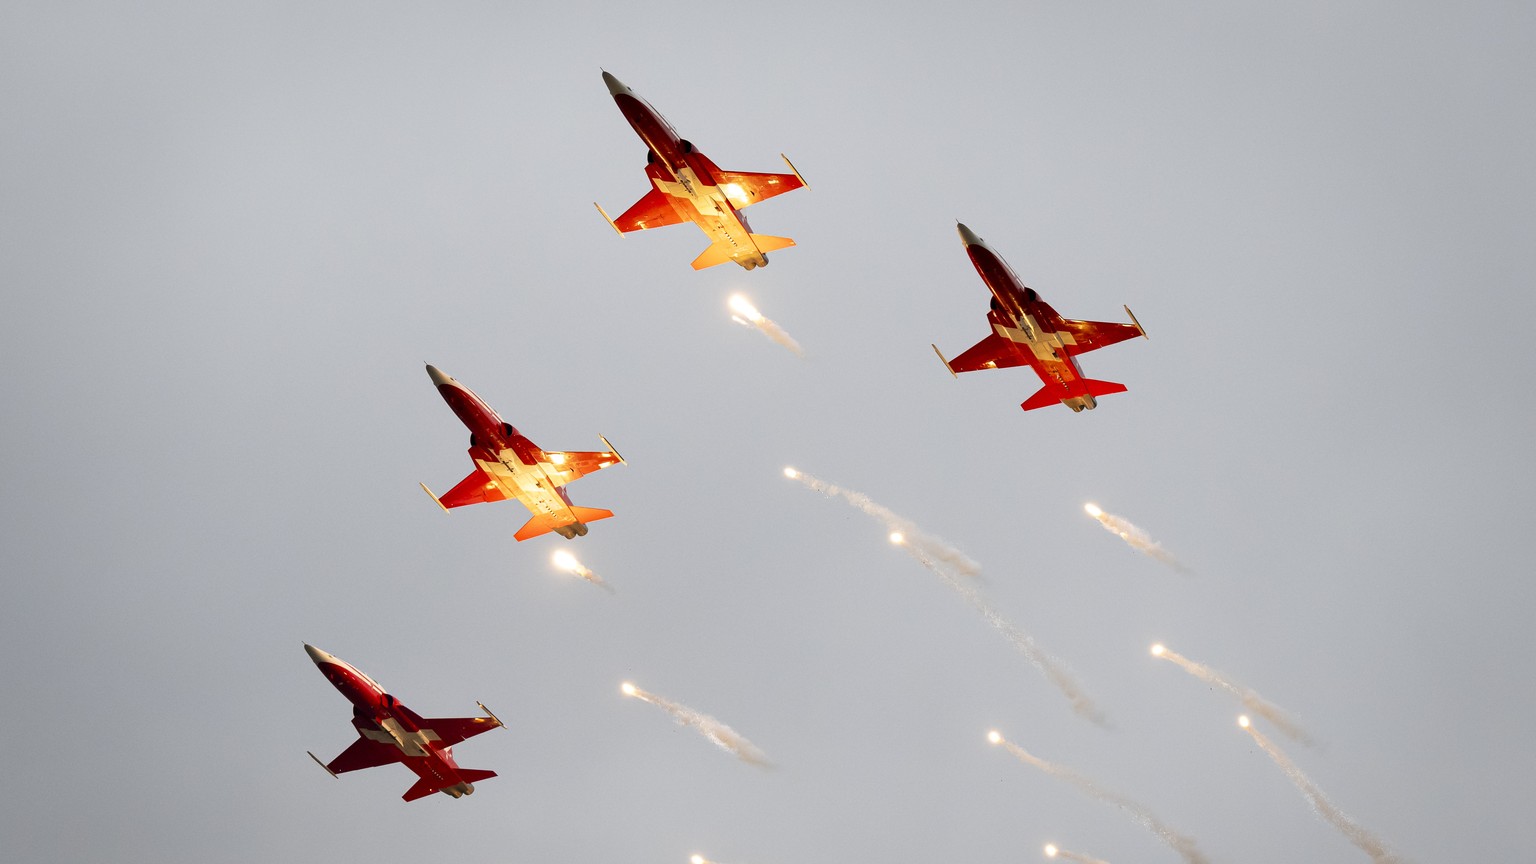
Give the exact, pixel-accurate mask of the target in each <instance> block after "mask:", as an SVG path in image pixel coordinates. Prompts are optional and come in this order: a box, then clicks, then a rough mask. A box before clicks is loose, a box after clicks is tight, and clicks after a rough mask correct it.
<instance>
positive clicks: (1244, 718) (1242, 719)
mask: <svg viewBox="0 0 1536 864" xmlns="http://www.w3.org/2000/svg"><path fill="white" fill-rule="evenodd" d="M1237 725H1239V726H1241V727H1243V728H1244V729H1247V728H1248V715H1247V714H1240V715H1238V718H1237Z"/></svg>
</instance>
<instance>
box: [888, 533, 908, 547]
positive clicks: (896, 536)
mask: <svg viewBox="0 0 1536 864" xmlns="http://www.w3.org/2000/svg"><path fill="white" fill-rule="evenodd" d="M905 542H907V538H906V535H904V534H902V533H901V532H900V531H892V532H891V543H892V544H893V545H896V546H900V545H901V544H903V543H905Z"/></svg>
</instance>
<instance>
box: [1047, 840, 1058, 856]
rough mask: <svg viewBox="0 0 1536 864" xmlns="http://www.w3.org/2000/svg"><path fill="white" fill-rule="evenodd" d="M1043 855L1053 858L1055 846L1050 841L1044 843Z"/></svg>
mask: <svg viewBox="0 0 1536 864" xmlns="http://www.w3.org/2000/svg"><path fill="white" fill-rule="evenodd" d="M1045 857H1047V858H1055V857H1056V847H1055V845H1053V844H1051V843H1047V844H1045Z"/></svg>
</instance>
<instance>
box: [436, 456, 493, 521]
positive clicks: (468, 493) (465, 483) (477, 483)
mask: <svg viewBox="0 0 1536 864" xmlns="http://www.w3.org/2000/svg"><path fill="white" fill-rule="evenodd" d="M470 457H471V458H473V457H474V451H473V450H471V451H470ZM427 494H429V495H430V494H431V493H430V492H428V493H427ZM433 497H436V496H433ZM506 498H507V496H506V495H505V494H504V493H503V492H502V491H501V487H500V486H498V485H496V483H495V482H493V481H492V480H491V478H490V475H488V474H486V473H485V472H484V471H482V470H480V466H479V464H478V463H477V464H476V465H475V470H474V471H472V472H470V475H469V476H468V477H465V478H464V479H463V480H460V481H459V485H457V486H455V487H453V488H452V489H449V490H448V491H447V492H446V493H444V494H443V497H441V498H437V503H438V504H441V505H442V506H443V507H445V508H446V507H464V506H467V505H469V504H486V503H490V502H492V501H505V500H506Z"/></svg>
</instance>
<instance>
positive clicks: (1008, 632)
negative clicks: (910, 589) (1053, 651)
mask: <svg viewBox="0 0 1536 864" xmlns="http://www.w3.org/2000/svg"><path fill="white" fill-rule="evenodd" d="M891 542H892V543H895V544H896V545H898V546H904V545H906V538H905V537H904V536H903V535H902V534H901V533H899V532H892V533H891ZM908 551H909V552H912V556H913V557H914V558H916V559H917V560H918V561H919V562H920V563H921V564H922V565H923V566H924V567H927V568H928V569H929V570H930V571H932V572H933V573H934V574H936V575H937V576H938V577H939V578H940V579H943V580H944V583H945V584H946V585H948V586H949V587H951V588H953V589H954V590H955V593H957V594H959V595H960V596H961V597H964V598H965V601H966V602H967V603H969V604H971V608H973V609H975V610H976V611H977V612H980V613H981V617H983V618H985V619H987V623H988V624H991V625H992V626H993V628H995V629H996V630H997V631H998V632H999V633H1001V634H1003V636H1004V638H1006V639H1007V640H1008V641H1009V642H1010V643H1012V644H1013V647H1014V648H1015V649H1017V650H1018V652H1019V653H1020V654H1023V655H1024V659H1025V660H1027V661H1029V663H1030V665H1032V666H1034V667H1035V668H1036V669H1038V670H1040V673H1041V674H1042V675H1044V676H1045V677H1046V680H1048V681H1050V682H1051V683H1052V684H1054V685H1055V686H1056V689H1057V690H1060V691H1061V694H1062V695H1063V696H1065V697H1067V701H1069V702H1071V703H1072V710H1073V711H1075V712H1076V713H1077V714H1078V716H1080V717H1083V718H1085V719H1087V720H1089V721H1091V722H1093V723H1096V724H1098V725H1100V726H1103V725H1105V720H1104V713H1103V712H1102V711H1100V710H1099V708H1098V706H1096V705H1094V704H1093V700H1092V699H1090V698H1088V694H1087V693H1086V692H1084V690H1083V686H1082V685H1081V684H1079V683H1077V680H1076V679H1074V678H1073V677H1072V674H1071V673H1070V672H1068V671H1067V668H1066V666H1065V665H1064V664H1063V663H1062V662H1061V661H1060V660H1057V659H1056V658H1055V657H1053V656H1051V655H1050V653H1049V652H1047V651H1046V650H1045V649H1043V648H1041V647H1040V646H1039V645H1038V644H1036V643H1035V640H1034V637H1032V636H1030V635H1029V634H1028V633H1025V632H1024V631H1023V630H1020V629H1019V628H1018V627H1015V626H1014V625H1013V624H1012V623H1010V622H1009V621H1007V620H1006V619H1004V618H1003V616H1001V615H999V614H998V613H997V610H996V609H993V608H992V606H991V604H989V603H988V602H987V601H986V600H985V599H984V598H983V597H982V596H981V594H980V592H978V591H977V590H976V588H975V586H973V585H971V584H970V583H968V582H963V581H961V580H960V579H958V578H956V577H955V575H954V574H953V573H949V572H947V571H945V570H944V569H943V568H941V567H937V566H935V565H934V563H933V562H932V561H929V560H928V559H927V558H926V557H924V556H923V554H922V553H921V552H917V551H915V550H911V549H909V550H908Z"/></svg>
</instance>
